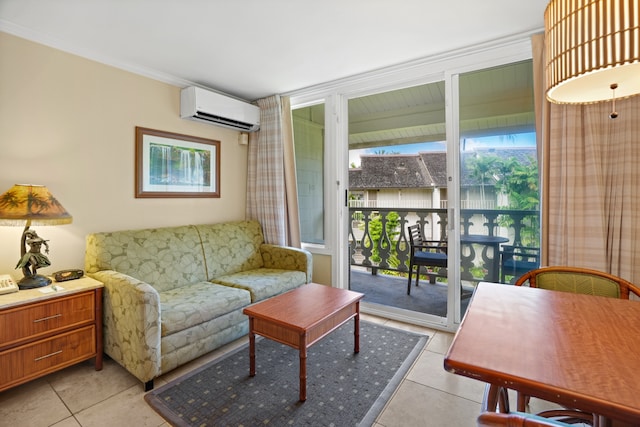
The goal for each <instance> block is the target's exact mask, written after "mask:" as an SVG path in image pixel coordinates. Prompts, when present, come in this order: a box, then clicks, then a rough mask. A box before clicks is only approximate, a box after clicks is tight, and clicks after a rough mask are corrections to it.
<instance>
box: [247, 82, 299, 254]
mask: <svg viewBox="0 0 640 427" xmlns="http://www.w3.org/2000/svg"><path fill="white" fill-rule="evenodd" d="M258 106H259V107H260V130H259V131H258V132H254V133H252V134H250V137H249V150H248V159H247V199H246V200H247V207H246V216H247V218H248V219H255V220H258V221H259V222H260V224H262V229H263V233H264V238H265V242H267V243H270V244H274V245H287V246H294V247H298V248H299V247H300V220H299V214H298V192H297V188H296V175H295V157H294V149H293V124H292V119H291V106H290V101H289V98H288V97H280V96H279V95H273V96H271V97H268V98H264V99H260V100H258Z"/></svg>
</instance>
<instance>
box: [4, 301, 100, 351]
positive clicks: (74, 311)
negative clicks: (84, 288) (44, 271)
mask: <svg viewBox="0 0 640 427" xmlns="http://www.w3.org/2000/svg"><path fill="white" fill-rule="evenodd" d="M95 304H96V303H95V292H93V291H92V292H84V293H79V294H73V295H69V296H67V297H62V298H56V299H52V300H45V301H42V302H38V303H35V304H31V305H29V306H28V307H15V308H12V309H8V310H5V311H2V312H1V313H0V349H1V348H3V347H4V348H6V347H8V346H11V345H14V344H17V343H18V342H19V341H22V340H31V339H36V338H38V337H43V336H46V335H50V334H52V333H55V332H57V331H62V330H64V329H66V328H72V327H74V326H79V325H82V324H84V323H91V322H94V321H95Z"/></svg>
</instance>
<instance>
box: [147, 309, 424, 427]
mask: <svg viewBox="0 0 640 427" xmlns="http://www.w3.org/2000/svg"><path fill="white" fill-rule="evenodd" d="M353 323H354V322H353V321H349V322H347V323H346V324H344V325H342V326H341V327H340V328H338V329H337V330H335V331H334V332H332V333H331V334H329V335H328V336H326V337H324V338H323V339H322V340H320V341H319V342H317V343H316V344H314V345H313V346H311V348H309V350H308V351H307V400H306V402H303V403H301V402H299V400H298V399H299V366H300V365H299V354H298V351H297V350H295V349H293V348H291V347H288V346H285V345H283V344H280V343H277V342H274V341H271V340H269V339H260V338H258V339H256V375H255V376H254V377H253V378H251V377H249V349H248V344H246V345H245V346H243V347H240V348H239V349H238V350H236V351H234V352H232V353H230V354H228V355H226V356H225V357H224V358H222V359H219V360H216V361H213V362H211V363H210V364H208V365H206V366H203V367H201V368H199V369H197V370H195V371H193V372H191V373H189V374H187V375H186V376H184V377H181V378H178V379H176V380H174V381H172V382H170V383H168V384H166V385H164V386H161V387H159V388H158V389H156V390H153V391H151V392H149V393H147V394H146V395H145V400H146V401H147V402H148V403H149V404H150V405H151V406H152V407H153V408H154V409H155V410H156V411H157V412H158V413H159V414H160V415H162V416H163V417H164V418H165V419H166V420H167V421H169V422H170V423H171V424H172V425H174V426H190V427H191V426H236V427H239V426H245V427H248V426H266V425H268V426H323V427H324V426H335V427H345V426H355V425H361V426H370V425H372V424H373V423H374V421H375V419H376V418H377V416H378V415H379V413H380V411H382V409H383V407H384V405H385V404H386V402H387V401H388V400H389V398H390V397H391V395H392V393H393V392H394V391H395V389H396V388H397V386H398V385H399V384H400V382H401V381H402V379H403V378H404V376H405V374H406V373H407V371H408V369H409V368H410V367H411V365H412V364H413V362H414V361H415V359H416V358H417V357H418V355H419V354H420V352H421V351H422V349H423V348H424V346H425V344H426V342H427V338H428V337H427V336H426V335H420V334H416V333H412V332H407V331H403V330H399V329H394V328H390V327H386V326H382V325H379V324H375V323H370V322H364V321H361V322H360V352H359V353H358V354H355V353H354V352H353Z"/></svg>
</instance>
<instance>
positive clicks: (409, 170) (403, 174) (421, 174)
mask: <svg viewBox="0 0 640 427" xmlns="http://www.w3.org/2000/svg"><path fill="white" fill-rule="evenodd" d="M478 155H481V156H496V157H499V158H502V159H509V158H515V159H516V160H517V161H518V162H519V163H524V164H527V163H530V161H531V160H530V159H531V158H532V157H533V158H534V159H535V156H536V149H535V147H531V148H529V147H523V148H499V149H495V148H490V149H475V150H474V151H469V152H464V153H462V159H461V160H462V162H461V171H462V182H461V185H462V186H463V187H470V186H477V185H480V182H479V180H478V179H477V178H476V177H474V176H473V175H472V174H471V172H470V170H469V168H468V162H467V161H465V160H466V159H467V158H469V157H471V156H478ZM494 184H495V181H493V180H491V182H488V183H485V185H494ZM432 187H436V188H445V187H447V153H446V152H443V151H423V152H420V153H418V154H367V155H363V156H360V167H359V168H352V169H349V189H350V190H373V189H397V188H432Z"/></svg>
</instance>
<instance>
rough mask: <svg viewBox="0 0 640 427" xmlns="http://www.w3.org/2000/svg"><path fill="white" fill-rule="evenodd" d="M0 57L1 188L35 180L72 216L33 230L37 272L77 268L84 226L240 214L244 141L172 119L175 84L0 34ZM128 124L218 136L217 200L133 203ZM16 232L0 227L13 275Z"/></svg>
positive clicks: (0, 247)
mask: <svg viewBox="0 0 640 427" xmlns="http://www.w3.org/2000/svg"><path fill="white" fill-rule="evenodd" d="M0 55H1V59H0V194H1V193H4V192H5V191H7V190H8V189H9V188H10V187H11V186H12V185H13V184H16V183H19V184H24V183H30V184H44V185H46V186H47V187H48V188H49V189H50V190H51V192H52V193H53V194H54V196H56V198H57V199H58V200H59V201H60V203H62V205H63V206H64V207H66V208H67V210H68V211H69V212H70V213H71V215H73V223H72V224H69V225H63V226H57V227H53V226H49V227H34V229H35V230H36V231H37V232H38V234H39V235H40V236H41V237H43V238H45V239H49V240H50V242H49V244H50V248H51V252H50V254H49V258H50V260H51V262H52V266H51V267H49V268H46V269H41V270H39V272H40V273H43V274H51V273H53V272H54V271H57V270H61V269H66V268H83V259H84V247H85V236H86V235H87V234H88V233H90V232H94V231H110V230H118V229H128V228H141V227H156V226H165V225H178V224H198V223H209V222H218V221H225V220H235V219H244V212H245V187H246V169H247V164H246V154H247V153H246V146H241V145H238V143H237V139H238V132H236V131H232V130H227V129H225V128H221V127H217V126H212V125H207V124H202V123H196V122H193V121H189V120H183V119H181V118H180V116H179V108H180V88H179V87H175V86H172V85H169V84H165V83H161V82H158V81H156V80H153V79H149V78H145V77H141V76H139V75H136V74H132V73H129V72H126V71H122V70H119V69H116V68H113V67H110V66H106V65H103V64H100V63H97V62H93V61H90V60H87V59H83V58H80V57H78V56H74V55H70V54H67V53H64V52H61V51H59V50H56V49H52V48H49V47H46V46H43V45H39V44H35V43H32V42H29V41H26V40H24V39H20V38H17V37H14V36H11V35H8V34H6V33H2V32H0ZM212 72H215V70H212ZM136 126H142V127H148V128H152V129H159V130H164V131H169V132H175V133H181V134H187V135H194V136H199V137H203V138H210V139H217V140H220V141H221V149H220V151H221V187H220V192H221V197H220V198H218V199H197V198H194V199H136V198H135V197H134V163H135V162H134V154H135V153H134V145H135V131H134V129H135V127H136ZM21 233H22V228H20V227H4V226H0V274H2V273H11V274H12V275H13V277H15V278H16V279H18V278H20V277H22V273H21V271H20V270H15V265H16V263H17V262H18V259H19V257H20V252H19V249H20V248H19V246H20V242H19V241H20V235H21Z"/></svg>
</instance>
